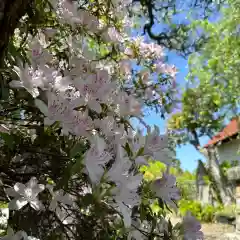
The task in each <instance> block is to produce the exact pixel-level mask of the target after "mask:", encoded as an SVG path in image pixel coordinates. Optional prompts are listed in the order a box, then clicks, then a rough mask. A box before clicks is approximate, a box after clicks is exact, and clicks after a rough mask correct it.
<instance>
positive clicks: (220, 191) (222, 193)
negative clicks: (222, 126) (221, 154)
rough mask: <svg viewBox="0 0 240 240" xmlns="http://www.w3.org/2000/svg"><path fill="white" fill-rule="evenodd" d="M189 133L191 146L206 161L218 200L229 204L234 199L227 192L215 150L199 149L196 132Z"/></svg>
mask: <svg viewBox="0 0 240 240" xmlns="http://www.w3.org/2000/svg"><path fill="white" fill-rule="evenodd" d="M191 133H192V136H193V141H191V144H192V145H193V146H194V147H195V149H196V150H197V151H199V152H200V153H201V154H203V155H204V156H205V158H206V159H207V160H208V169H209V172H210V174H211V176H209V177H211V178H212V179H211V180H212V181H213V184H215V189H216V191H217V192H216V193H217V195H218V197H219V200H220V201H221V202H222V203H223V204H228V203H230V201H233V200H234V197H233V195H232V193H231V192H230V191H228V190H227V184H226V179H225V177H224V175H223V174H222V172H221V169H220V166H219V163H218V160H217V155H216V151H215V149H214V148H204V149H201V147H200V141H199V139H198V135H197V132H196V131H195V130H194V131H191Z"/></svg>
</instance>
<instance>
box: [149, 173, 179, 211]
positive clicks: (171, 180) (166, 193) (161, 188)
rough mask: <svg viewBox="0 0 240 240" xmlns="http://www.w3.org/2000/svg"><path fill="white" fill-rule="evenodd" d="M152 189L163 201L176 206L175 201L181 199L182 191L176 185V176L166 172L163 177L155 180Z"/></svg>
mask: <svg viewBox="0 0 240 240" xmlns="http://www.w3.org/2000/svg"><path fill="white" fill-rule="evenodd" d="M152 189H153V191H154V192H155V193H156V195H157V196H158V197H160V198H161V199H162V200H163V201H165V202H166V203H168V204H170V205H171V206H172V207H174V208H176V204H175V203H174V201H176V200H179V199H180V191H179V189H178V188H177V187H176V178H175V176H173V175H170V174H168V173H164V174H163V176H162V178H160V179H157V180H155V181H153V183H152Z"/></svg>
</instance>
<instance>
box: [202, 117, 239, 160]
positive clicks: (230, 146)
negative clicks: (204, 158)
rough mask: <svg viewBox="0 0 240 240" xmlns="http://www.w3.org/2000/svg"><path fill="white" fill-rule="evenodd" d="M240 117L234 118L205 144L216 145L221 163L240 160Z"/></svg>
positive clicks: (208, 145)
mask: <svg viewBox="0 0 240 240" xmlns="http://www.w3.org/2000/svg"><path fill="white" fill-rule="evenodd" d="M238 119H239V120H240V118H234V119H232V120H231V121H230V123H229V124H228V125H227V126H226V127H225V128H224V129H223V130H222V131H221V132H219V133H218V134H217V135H215V136H214V137H213V138H212V139H211V140H210V141H209V142H208V143H207V144H206V145H205V146H204V148H208V147H210V146H211V147H213V146H215V147H216V152H217V155H218V160H219V163H220V164H221V163H222V162H224V161H230V162H234V161H238V162H240V138H239V133H240V126H239V125H240V123H239V120H238Z"/></svg>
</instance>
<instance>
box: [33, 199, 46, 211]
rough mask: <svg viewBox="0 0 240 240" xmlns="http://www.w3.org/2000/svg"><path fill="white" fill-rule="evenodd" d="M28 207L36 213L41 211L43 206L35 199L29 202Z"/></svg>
mask: <svg viewBox="0 0 240 240" xmlns="http://www.w3.org/2000/svg"><path fill="white" fill-rule="evenodd" d="M30 206H31V207H32V208H33V209H34V210H36V211H39V210H41V209H43V204H42V203H41V202H40V201H39V200H38V199H37V198H36V199H34V200H32V201H31V202H30Z"/></svg>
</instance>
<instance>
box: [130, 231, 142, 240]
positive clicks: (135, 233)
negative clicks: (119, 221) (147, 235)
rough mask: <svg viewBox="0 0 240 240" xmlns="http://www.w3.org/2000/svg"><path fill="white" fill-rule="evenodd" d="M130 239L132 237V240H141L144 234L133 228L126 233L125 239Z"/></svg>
mask: <svg viewBox="0 0 240 240" xmlns="http://www.w3.org/2000/svg"><path fill="white" fill-rule="evenodd" d="M132 239H134V240H143V239H144V235H143V234H142V233H141V232H140V231H138V230H137V229H134V230H132V231H130V232H129V233H128V238H127V240H132Z"/></svg>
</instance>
